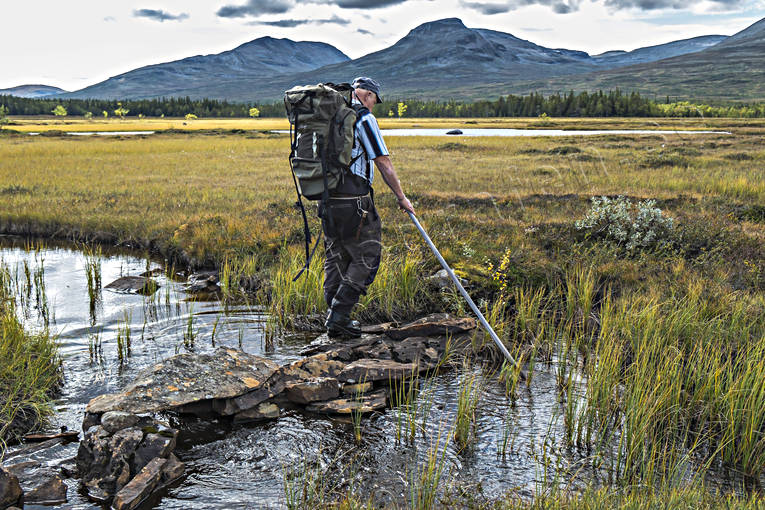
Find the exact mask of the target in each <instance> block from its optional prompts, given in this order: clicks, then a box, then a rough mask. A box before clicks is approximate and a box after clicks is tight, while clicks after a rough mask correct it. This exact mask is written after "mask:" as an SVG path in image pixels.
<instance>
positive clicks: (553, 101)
mask: <svg viewBox="0 0 765 510" xmlns="http://www.w3.org/2000/svg"><path fill="white" fill-rule="evenodd" d="M253 109H255V110H257V113H256V114H255V115H253ZM54 112H55V113H54ZM373 113H374V114H375V115H376V116H377V117H382V118H384V117H394V118H399V117H409V118H455V117H457V118H492V117H539V116H549V117H705V118H708V117H727V118H742V117H743V118H763V117H765V103H752V104H740V103H736V104H718V105H710V104H701V103H694V102H691V101H679V100H672V98H670V97H669V96H667V97H665V98H664V99H663V100H659V99H656V98H649V97H646V96H644V95H640V94H639V93H638V92H630V93H626V92H622V91H620V90H618V89H617V90H612V91H608V92H604V91H602V90H601V91H598V92H593V93H588V92H581V93H575V92H569V93H566V94H552V95H548V96H545V95H543V94H540V93H535V92H532V93H531V94H529V95H523V96H520V95H512V94H510V95H507V96H500V97H499V98H498V99H496V100H493V101H492V100H484V101H476V102H461V101H455V100H447V101H422V100H417V99H410V100H407V99H392V100H387V101H383V102H382V103H380V104H378V105H376V106H375V108H374V112H373ZM4 115H58V116H61V115H70V116H85V117H112V116H119V117H184V116H186V115H194V116H196V117H199V118H211V117H212V118H237V117H250V116H259V117H269V118H272V117H284V115H285V113H284V105H283V104H282V103H280V102H276V103H267V104H259V103H236V102H229V101H226V100H218V99H192V98H190V97H183V98H160V99H137V100H124V101H118V100H105V99H56V98H34V99H33V98H22V97H16V96H10V95H2V96H0V117H3V116H4Z"/></svg>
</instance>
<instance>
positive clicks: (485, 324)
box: [407, 211, 526, 381]
mask: <svg viewBox="0 0 765 510" xmlns="http://www.w3.org/2000/svg"><path fill="white" fill-rule="evenodd" d="M407 214H409V217H410V218H412V222H413V223H414V226H415V227H417V230H419V231H420V234H422V237H423V239H425V242H426V243H428V246H429V247H430V250H431V251H432V252H433V255H435V256H436V258H437V259H438V261H439V262H440V263H441V266H442V267H443V268H444V269H446V272H447V273H449V277H450V278H451V279H452V281H453V282H454V285H456V286H457V289H459V291H460V294H462V297H464V298H465V301H467V303H468V304H469V305H470V308H471V309H472V310H473V313H474V314H476V316H477V317H478V320H479V321H480V322H481V325H482V326H483V328H484V329H485V330H486V331H488V332H489V336H491V339H492V340H494V343H495V344H497V347H499V350H500V351H502V354H504V355H505V358H507V360H508V361H509V362H510V363H512V364H513V365H515V366H518V363H516V362H515V360H514V359H513V357H512V356H511V355H510V352H509V351H508V350H507V347H505V344H503V343H502V340H500V339H499V337H498V336H497V334H496V333H495V332H494V330H493V329H492V327H491V326H490V325H489V323H488V322H487V321H486V318H485V317H484V316H483V314H482V313H481V310H479V309H478V307H477V306H476V305H475V303H474V302H473V300H472V299H471V298H470V296H469V295H468V293H467V291H466V290H465V287H463V286H462V284H461V283H460V281H459V278H457V275H455V274H454V271H452V268H451V267H449V264H447V263H446V261H445V260H444V258H443V257H442V256H441V253H440V252H439V251H438V248H436V245H435V244H433V241H431V240H430V236H428V233H427V232H425V229H424V228H422V225H420V222H419V221H417V217H416V216H415V215H414V213H411V212H409V211H407ZM518 368H520V367H518ZM519 375H520V378H521V380H523V381H525V380H526V373H525V372H524V371H523V370H522V369H521V370H520V372H519Z"/></svg>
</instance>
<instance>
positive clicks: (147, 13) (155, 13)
mask: <svg viewBox="0 0 765 510" xmlns="http://www.w3.org/2000/svg"><path fill="white" fill-rule="evenodd" d="M133 16H135V17H136V18H148V19H153V20H154V21H159V22H162V21H183V20H185V19H187V18H188V17H189V15H188V14H186V13H185V12H182V13H181V14H170V13H169V12H165V11H163V10H161V9H136V10H134V11H133Z"/></svg>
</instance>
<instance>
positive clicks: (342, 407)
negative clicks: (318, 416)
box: [306, 390, 388, 414]
mask: <svg viewBox="0 0 765 510" xmlns="http://www.w3.org/2000/svg"><path fill="white" fill-rule="evenodd" d="M387 404H388V395H387V393H386V392H385V390H379V391H376V392H374V393H368V394H366V395H363V396H361V397H360V398H356V397H351V398H338V399H336V400H329V401H326V402H314V403H312V404H309V405H308V406H307V407H306V410H308V411H311V412H314V413H327V414H351V413H354V412H355V413H371V412H372V411H380V410H382V409H385V406H386V405H387Z"/></svg>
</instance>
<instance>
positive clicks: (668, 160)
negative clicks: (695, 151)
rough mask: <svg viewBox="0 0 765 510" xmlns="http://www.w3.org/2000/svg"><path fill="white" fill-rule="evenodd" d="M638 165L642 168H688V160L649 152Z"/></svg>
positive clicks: (667, 154)
mask: <svg viewBox="0 0 765 510" xmlns="http://www.w3.org/2000/svg"><path fill="white" fill-rule="evenodd" d="M638 165H639V166H641V167H643V168H662V167H665V166H682V167H687V166H688V160H687V159H686V158H685V157H684V156H681V155H680V154H676V153H668V152H651V153H648V154H646V155H645V156H643V157H642V159H641V160H640V161H639V162H638Z"/></svg>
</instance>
